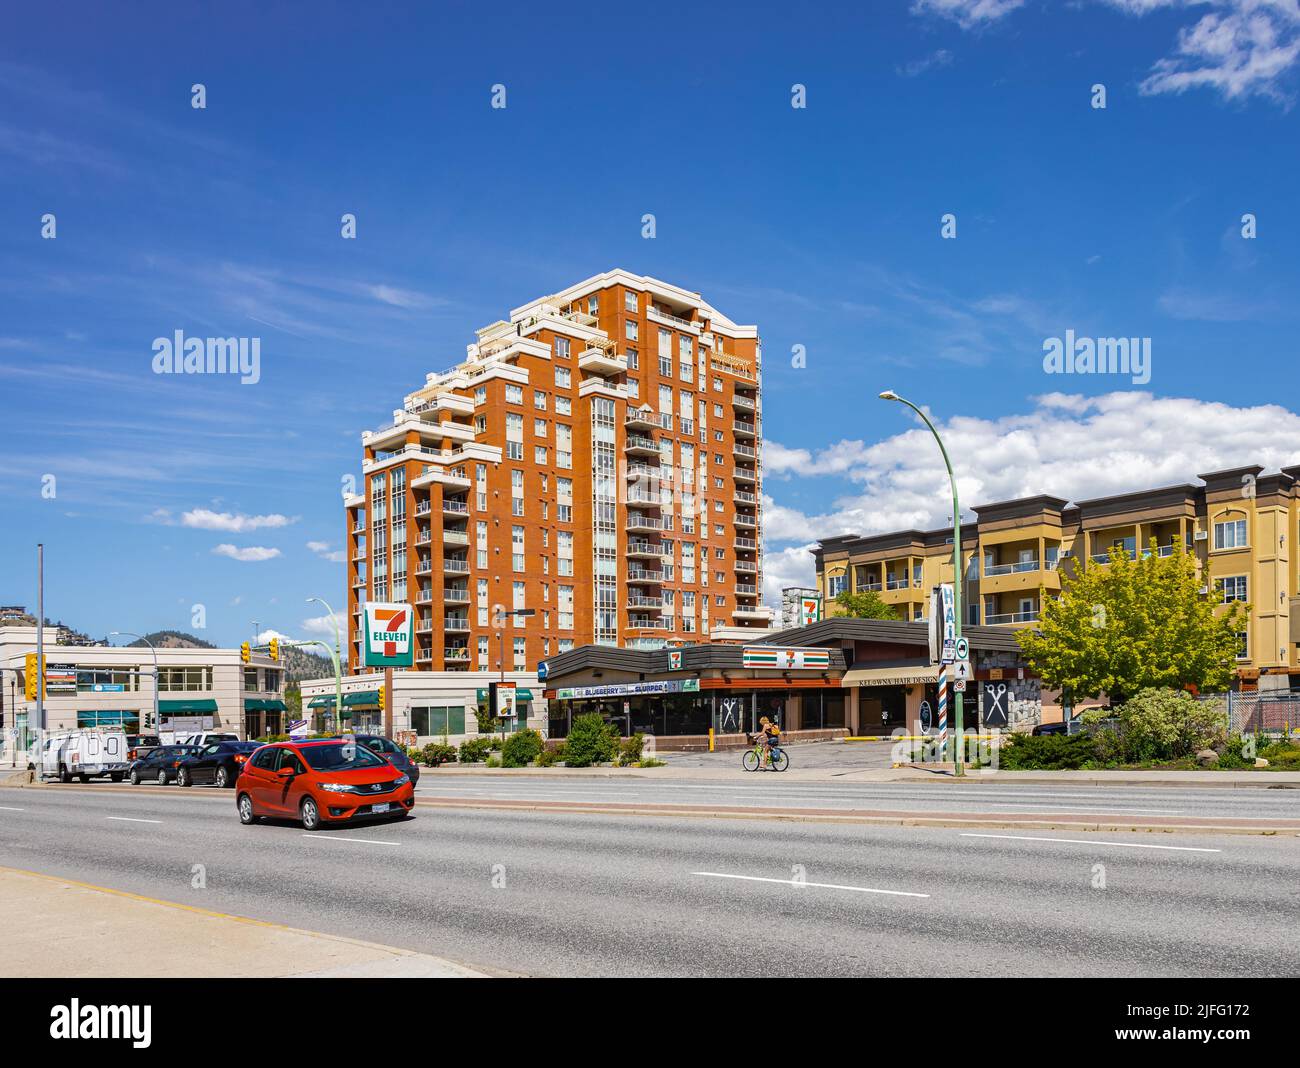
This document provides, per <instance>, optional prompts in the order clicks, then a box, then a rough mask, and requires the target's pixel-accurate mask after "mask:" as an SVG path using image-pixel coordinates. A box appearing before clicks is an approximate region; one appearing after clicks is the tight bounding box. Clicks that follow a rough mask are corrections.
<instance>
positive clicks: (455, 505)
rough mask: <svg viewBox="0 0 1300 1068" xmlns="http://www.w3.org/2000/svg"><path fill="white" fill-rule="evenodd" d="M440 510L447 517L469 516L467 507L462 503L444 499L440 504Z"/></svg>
mask: <svg viewBox="0 0 1300 1068" xmlns="http://www.w3.org/2000/svg"><path fill="white" fill-rule="evenodd" d="M442 510H443V511H444V512H446V513H448V514H449V515H469V505H468V504H466V503H465V502H464V501H449V500H446V499H444V500H443V502H442ZM426 511H427V509H426Z"/></svg>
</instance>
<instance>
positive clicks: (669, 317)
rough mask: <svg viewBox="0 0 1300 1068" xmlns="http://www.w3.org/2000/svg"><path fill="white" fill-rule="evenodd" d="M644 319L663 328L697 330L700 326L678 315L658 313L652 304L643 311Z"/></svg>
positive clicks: (664, 312)
mask: <svg viewBox="0 0 1300 1068" xmlns="http://www.w3.org/2000/svg"><path fill="white" fill-rule="evenodd" d="M645 314H646V318H647V319H653V320H654V321H655V322H657V323H663V324H664V325H665V326H676V327H679V328H680V329H682V330H699V328H700V324H699V323H693V322H691V321H690V320H689V319H683V318H682V317H681V316H679V315H673V314H672V313H671V312H666V311H660V310H659V309H658V308H656V307H655V306H654V305H653V304H651V305H650V307H648V308H646V310H645Z"/></svg>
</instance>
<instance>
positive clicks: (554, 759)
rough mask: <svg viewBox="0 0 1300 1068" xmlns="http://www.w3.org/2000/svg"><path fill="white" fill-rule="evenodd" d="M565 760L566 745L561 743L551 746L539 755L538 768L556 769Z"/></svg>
mask: <svg viewBox="0 0 1300 1068" xmlns="http://www.w3.org/2000/svg"><path fill="white" fill-rule="evenodd" d="M563 759H564V743H563V742H559V743H558V744H556V745H550V746H547V747H546V748H544V749H543V750H542V751H541V752H540V753H538V754H537V766H538V767H539V768H549V767H554V766H555V765H556V764H557V763H559V762H560V761H561V760H563Z"/></svg>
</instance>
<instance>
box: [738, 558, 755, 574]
mask: <svg viewBox="0 0 1300 1068" xmlns="http://www.w3.org/2000/svg"><path fill="white" fill-rule="evenodd" d="M736 570H737V571H752V572H755V573H757V572H758V565H757V564H756V563H754V562H753V561H752V560H737V561H736Z"/></svg>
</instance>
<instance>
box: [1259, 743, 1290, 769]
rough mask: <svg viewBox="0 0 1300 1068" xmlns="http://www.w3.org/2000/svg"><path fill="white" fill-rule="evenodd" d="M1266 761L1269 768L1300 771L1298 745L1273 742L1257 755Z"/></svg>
mask: <svg viewBox="0 0 1300 1068" xmlns="http://www.w3.org/2000/svg"><path fill="white" fill-rule="evenodd" d="M1257 755H1258V756H1262V757H1263V758H1264V759H1265V760H1267V761H1268V766H1269V767H1270V768H1280V769H1281V770H1283V771H1300V745H1296V744H1295V743H1294V742H1274V743H1273V744H1272V745H1270V746H1268V747H1267V748H1264V749H1261V750H1259V751H1258V753H1257Z"/></svg>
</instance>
